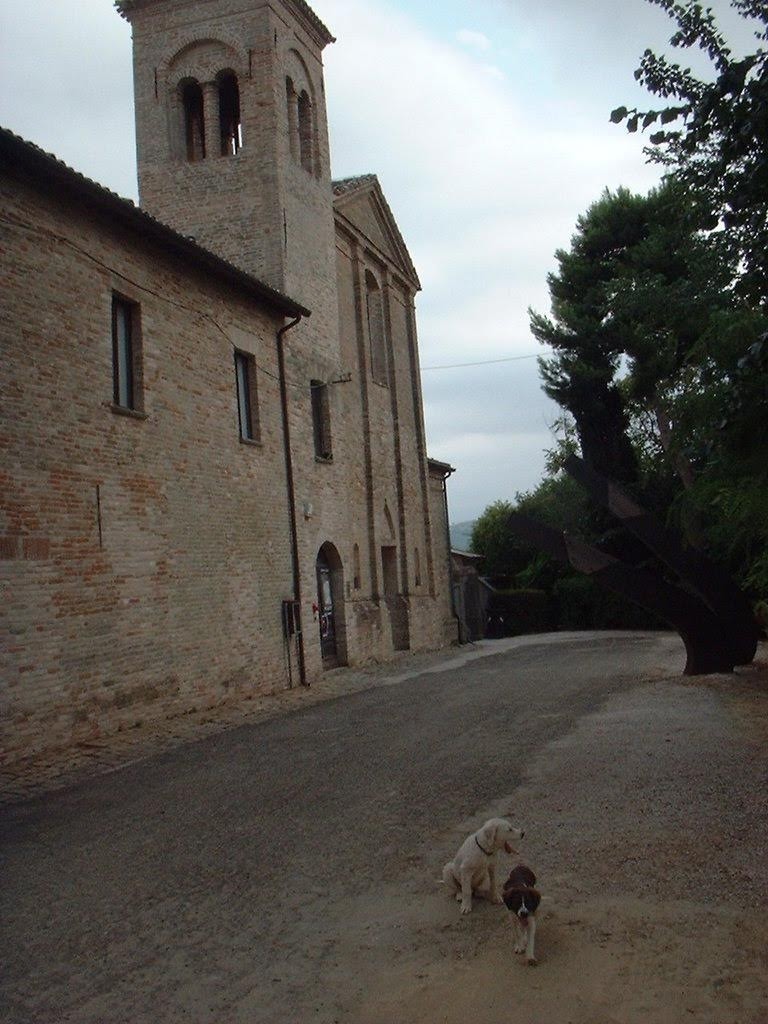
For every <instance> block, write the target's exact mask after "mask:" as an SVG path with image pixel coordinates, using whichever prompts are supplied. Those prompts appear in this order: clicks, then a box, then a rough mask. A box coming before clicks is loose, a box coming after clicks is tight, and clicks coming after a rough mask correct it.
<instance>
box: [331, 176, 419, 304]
mask: <svg viewBox="0 0 768 1024" xmlns="http://www.w3.org/2000/svg"><path fill="white" fill-rule="evenodd" d="M333 206H334V210H335V211H336V213H337V214H338V216H339V217H340V219H342V220H344V221H346V222H347V224H348V225H350V226H351V227H353V228H354V229H355V230H356V232H357V233H359V234H360V235H362V236H363V237H364V238H365V240H366V242H367V243H368V244H369V245H371V246H372V247H373V248H374V249H376V250H378V252H379V253H380V254H381V255H382V256H383V257H384V258H385V259H386V260H388V261H389V262H391V263H394V264H395V266H396V267H397V268H398V269H399V270H400V272H401V273H402V274H403V275H404V276H405V277H406V278H408V280H410V281H412V282H413V284H414V285H415V286H416V287H417V288H420V287H421V286H420V284H419V278H418V275H417V274H416V269H415V267H414V265H413V261H412V260H411V257H410V254H409V252H408V249H407V248H406V245H405V242H404V241H403V236H402V235H401V234H400V229H399V228H398V226H397V222H396V221H395V218H394V217H393V215H392V211H391V210H390V208H389V204H388V203H387V201H386V199H385V198H384V193H383V192H382V190H381V186H380V185H379V181H378V178H377V177H376V175H375V174H365V175H362V176H361V177H359V178H345V179H344V180H342V181H335V182H334V183H333Z"/></svg>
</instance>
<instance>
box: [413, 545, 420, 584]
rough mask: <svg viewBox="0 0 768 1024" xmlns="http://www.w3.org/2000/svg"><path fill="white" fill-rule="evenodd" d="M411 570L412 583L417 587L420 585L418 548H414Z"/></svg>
mask: <svg viewBox="0 0 768 1024" xmlns="http://www.w3.org/2000/svg"><path fill="white" fill-rule="evenodd" d="M413 570H414V575H415V582H414V585H415V586H417V587H420V586H421V555H420V554H419V549H418V548H415V549H414V553H413Z"/></svg>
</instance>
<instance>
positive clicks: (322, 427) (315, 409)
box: [310, 380, 332, 460]
mask: <svg viewBox="0 0 768 1024" xmlns="http://www.w3.org/2000/svg"><path fill="white" fill-rule="evenodd" d="M310 394H311V396H312V430H313V433H314V437H315V457H316V458H318V459H325V460H328V459H330V458H331V457H332V452H331V410H330V406H329V402H328V385H327V384H323V382H322V381H321V380H313V381H311V382H310Z"/></svg>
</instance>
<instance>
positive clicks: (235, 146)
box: [216, 71, 243, 156]
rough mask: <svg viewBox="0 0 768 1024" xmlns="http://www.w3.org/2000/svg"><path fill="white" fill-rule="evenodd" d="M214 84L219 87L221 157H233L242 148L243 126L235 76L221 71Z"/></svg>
mask: <svg viewBox="0 0 768 1024" xmlns="http://www.w3.org/2000/svg"><path fill="white" fill-rule="evenodd" d="M216 82H217V84H218V87H219V128H220V130H221V155H222V156H234V155H235V154H236V153H238V152H239V151H240V149H242V146H243V125H242V122H241V120H240V88H239V86H238V84H237V75H236V74H234V72H232V71H222V72H221V74H220V75H219V76H218V77H217V79H216Z"/></svg>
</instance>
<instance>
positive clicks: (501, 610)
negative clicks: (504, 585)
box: [486, 590, 554, 637]
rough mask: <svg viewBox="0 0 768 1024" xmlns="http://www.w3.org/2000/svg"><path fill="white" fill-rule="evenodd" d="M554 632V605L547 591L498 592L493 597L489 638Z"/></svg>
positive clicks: (488, 628)
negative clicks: (552, 630)
mask: <svg viewBox="0 0 768 1024" xmlns="http://www.w3.org/2000/svg"><path fill="white" fill-rule="evenodd" d="M551 629H554V621H553V616H552V602H551V600H550V598H549V595H548V594H547V593H546V592H545V591H544V590H495V591H494V592H493V594H492V595H491V599H490V601H489V603H488V626H487V629H486V636H489V637H500V636H519V635H520V634H521V633H546V632H548V631H549V630H551Z"/></svg>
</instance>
